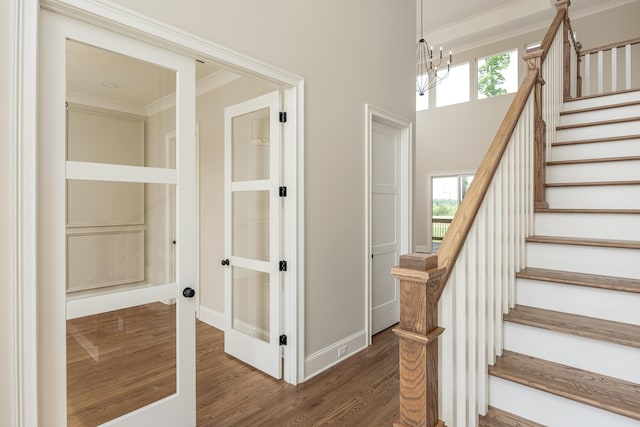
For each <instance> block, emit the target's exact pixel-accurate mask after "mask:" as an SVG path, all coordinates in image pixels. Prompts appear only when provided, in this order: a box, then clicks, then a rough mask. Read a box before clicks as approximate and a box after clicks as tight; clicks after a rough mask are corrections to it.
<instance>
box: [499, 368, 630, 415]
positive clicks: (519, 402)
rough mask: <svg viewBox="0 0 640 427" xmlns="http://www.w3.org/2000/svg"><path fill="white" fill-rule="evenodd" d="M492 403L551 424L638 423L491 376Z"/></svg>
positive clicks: (517, 413) (504, 409) (514, 412)
mask: <svg viewBox="0 0 640 427" xmlns="http://www.w3.org/2000/svg"><path fill="white" fill-rule="evenodd" d="M489 405H491V406H493V407H495V408H498V409H502V410H503V411H507V412H511V413H512V414H516V415H519V416H521V417H524V418H527V419H529V420H531V421H535V422H537V423H540V424H544V425H546V426H548V427H577V426H579V427H604V426H606V427H638V421H637V420H633V419H631V418H628V417H623V416H621V415H617V414H614V413H612V412H609V411H605V410H602V409H598V408H595V407H593V406H589V405H585V404H582V403H578V402H575V401H573V400H569V399H565V398H564V397H559V396H555V395H553V394H551V393H547V392H544V391H540V390H537V389H534V388H531V387H527V386H524V385H521V384H517V383H514V382H511V381H507V380H504V379H502V378H497V377H494V376H489Z"/></svg>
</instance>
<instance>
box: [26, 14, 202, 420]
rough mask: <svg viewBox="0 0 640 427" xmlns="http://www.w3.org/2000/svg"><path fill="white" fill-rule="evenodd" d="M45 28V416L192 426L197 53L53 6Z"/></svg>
mask: <svg viewBox="0 0 640 427" xmlns="http://www.w3.org/2000/svg"><path fill="white" fill-rule="evenodd" d="M41 34H42V39H41V42H40V43H41V44H40V46H41V69H40V70H41V75H42V78H41V80H40V82H41V87H40V91H41V101H40V104H41V110H40V122H39V134H40V135H39V140H38V156H39V163H40V165H41V168H40V170H39V172H40V177H39V205H40V206H39V210H38V212H39V215H40V216H39V218H38V221H39V224H40V227H41V229H40V230H39V233H40V236H41V237H40V238H39V245H40V250H41V251H42V252H41V253H42V254H46V256H42V257H40V258H39V261H38V262H39V272H40V279H39V292H40V295H39V299H40V300H41V301H46V302H47V304H46V307H45V308H43V310H42V312H41V315H42V318H41V319H40V321H41V324H42V325H43V326H42V328H43V331H42V332H43V334H46V335H47V336H49V338H50V339H49V340H48V341H46V348H44V349H42V352H43V353H44V354H47V357H48V360H49V361H50V366H48V367H47V369H45V371H46V372H44V373H43V375H42V386H43V388H44V390H45V392H44V393H42V396H43V399H42V401H41V402H39V403H40V404H41V406H42V407H43V408H45V410H44V412H43V413H46V414H47V419H46V420H41V421H42V422H43V425H67V424H69V425H108V426H167V427H175V426H185V427H187V426H188V427H191V426H194V425H195V298H194V295H195V292H196V291H197V290H198V289H197V283H196V229H195V224H196V221H195V219H196V209H195V207H196V192H195V188H196V187H195V183H196V176H195V170H196V167H195V166H196V150H195V134H196V133H195V63H194V60H193V59H190V58H187V57H184V56H181V55H178V54H176V53H173V52H169V51H166V50H163V49H160V48H158V47H155V46H151V45H148V44H145V43H142V42H140V41H138V40H133V39H130V38H127V37H125V36H122V35H120V34H115V33H111V32H109V31H106V30H103V29H101V28H97V27H94V26H91V25H87V24H85V23H80V22H77V21H74V20H72V19H70V18H65V17H62V16H59V15H56V14H53V13H50V12H47V11H43V12H42V27H41ZM160 104H162V105H164V106H165V108H163V109H162V110H161V111H160V112H158V108H157V107H158V105H160ZM154 107H155V108H154ZM172 129H177V131H176V135H175V143H173V144H171V145H170V146H168V145H167V143H166V141H165V137H164V135H165V134H166V132H167V131H169V130H172ZM168 147H169V148H168ZM173 159H175V160H177V161H174V160H173ZM174 245H175V246H174ZM173 301H175V303H173ZM65 374H66V375H65ZM65 391H66V392H65ZM89 396H90V398H89ZM65 397H66V399H65ZM65 400H66V401H65Z"/></svg>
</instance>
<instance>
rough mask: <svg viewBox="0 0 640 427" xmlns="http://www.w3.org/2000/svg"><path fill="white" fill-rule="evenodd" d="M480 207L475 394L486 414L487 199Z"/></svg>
mask: <svg viewBox="0 0 640 427" xmlns="http://www.w3.org/2000/svg"><path fill="white" fill-rule="evenodd" d="M487 196H488V193H487V195H486V196H485V200H484V202H483V203H482V205H481V206H480V211H479V212H478V219H477V220H476V225H477V237H476V254H477V263H476V268H477V278H478V279H477V289H478V292H477V295H476V302H477V304H476V305H477V313H476V319H477V322H476V330H477V350H476V351H477V359H478V368H477V369H478V377H477V385H476V389H477V393H478V412H479V413H480V414H483V415H484V414H486V413H487V410H488V406H489V400H488V393H489V381H488V375H489V373H488V366H487V349H486V346H487V258H488V257H487V243H488V241H489V240H490V239H491V238H490V236H487V204H488V199H487Z"/></svg>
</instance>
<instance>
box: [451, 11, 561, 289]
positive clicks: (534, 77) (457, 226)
mask: <svg viewBox="0 0 640 427" xmlns="http://www.w3.org/2000/svg"><path fill="white" fill-rule="evenodd" d="M557 5H558V11H557V12H556V16H555V18H554V19H553V22H551V25H550V26H549V30H548V31H547V33H546V35H545V36H544V39H543V41H542V44H541V45H540V51H541V52H540V51H534V52H531V53H530V54H528V55H531V56H539V57H540V61H539V62H540V64H539V65H540V67H541V66H542V63H543V62H544V58H546V56H547V53H548V52H549V49H550V48H551V44H552V43H553V39H554V38H555V35H556V33H557V32H558V29H559V28H560V25H561V24H562V22H563V21H564V17H565V15H566V13H567V5H568V1H567V0H564V1H559V2H558V4H557ZM536 84H541V81H540V69H534V68H529V69H528V71H527V75H526V76H525V78H524V81H523V82H522V84H521V85H520V88H519V89H518V92H517V93H516V96H515V98H514V99H513V101H512V102H511V106H510V107H509V110H507V114H506V116H505V118H504V120H503V121H502V124H501V125H500V128H499V129H498V132H497V133H496V136H495V137H494V139H493V142H492V143H491V145H490V146H489V150H488V151H487V154H485V156H484V159H483V160H482V163H481V164H480V166H479V167H478V171H477V172H476V175H475V177H474V178H473V182H472V183H471V185H470V186H469V190H468V191H467V194H466V195H465V196H464V199H463V200H462V203H461V204H460V207H459V208H458V212H456V215H455V216H454V217H453V221H452V222H451V225H450V226H449V229H448V230H447V234H446V235H445V236H444V239H443V240H442V244H441V245H440V248H438V267H444V268H446V269H447V270H446V272H445V273H444V274H443V275H442V277H441V278H440V280H442V281H443V283H446V282H447V280H448V279H449V276H450V275H451V272H452V271H453V269H452V267H453V265H454V264H455V262H456V260H457V259H458V255H460V251H462V246H463V244H464V242H465V240H466V239H467V235H468V234H469V230H471V226H472V225H473V220H474V219H475V217H476V214H477V213H478V209H480V205H481V204H482V201H483V200H484V197H485V195H486V194H487V190H488V189H489V184H491V181H492V180H493V176H494V175H495V173H496V170H497V169H498V165H499V164H500V160H501V159H502V155H503V153H504V151H505V150H506V148H507V144H508V143H509V139H510V138H511V135H512V134H513V131H514V129H515V127H516V124H517V123H518V119H519V118H520V114H521V113H522V110H523V109H524V107H525V105H526V103H527V100H528V99H529V95H530V94H531V91H532V90H533V89H534V87H535V86H536ZM538 101H539V100H536V105H537V106H539V102H538ZM537 115H538V114H537V113H536V116H537Z"/></svg>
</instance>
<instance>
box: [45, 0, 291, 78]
mask: <svg viewBox="0 0 640 427" xmlns="http://www.w3.org/2000/svg"><path fill="white" fill-rule="evenodd" d="M40 4H41V6H42V7H43V8H45V9H48V10H51V11H53V12H56V13H60V14H62V15H65V16H69V17H71V18H75V19H79V20H81V21H83V22H89V23H92V24H94V25H97V26H104V25H107V26H108V27H109V28H112V29H114V27H113V23H115V22H117V23H119V25H120V26H121V27H122V28H123V29H124V31H125V32H127V33H128V34H129V36H130V37H138V38H139V39H141V40H143V41H147V42H149V43H151V44H156V45H160V46H161V47H163V48H165V49H168V50H173V51H177V52H181V54H183V55H192V57H193V58H200V59H202V60H204V61H205V62H212V63H215V64H220V65H221V66H223V67H225V68H227V69H230V70H233V71H236V70H237V71H238V73H239V74H241V75H251V76H255V77H257V78H260V79H263V80H267V81H270V82H272V83H274V84H276V85H278V86H285V87H296V86H298V85H299V84H300V83H301V82H302V81H303V79H302V77H300V76H297V75H295V74H293V73H290V72H287V71H285V70H282V69H280V68H278V67H274V66H273V65H269V64H267V63H266V62H263V61H259V60H256V59H253V58H251V57H250V56H248V55H245V54H243V53H240V52H236V51H234V50H232V49H229V48H226V47H224V46H221V45H219V44H217V43H213V42H211V41H210V40H207V39H205V38H203V37H200V36H197V35H194V34H191V33H189V32H187V31H185V30H182V29H180V28H176V27H173V26H170V25H167V24H165V23H163V22H161V21H158V20H157V19H154V18H151V17H149V16H145V15H143V14H141V13H138V12H135V11H132V10H130V9H127V8H126V7H124V6H120V5H118V4H115V3H112V2H109V1H107V0H40Z"/></svg>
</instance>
